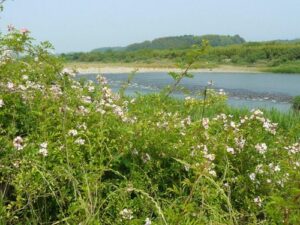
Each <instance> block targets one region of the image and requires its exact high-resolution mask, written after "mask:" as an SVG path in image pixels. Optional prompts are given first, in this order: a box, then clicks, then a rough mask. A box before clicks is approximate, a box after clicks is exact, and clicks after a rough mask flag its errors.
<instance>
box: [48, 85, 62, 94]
mask: <svg viewBox="0 0 300 225" xmlns="http://www.w3.org/2000/svg"><path fill="white" fill-rule="evenodd" d="M50 91H52V93H53V94H55V95H62V94H63V93H62V90H61V88H60V87H59V86H58V85H51V87H50Z"/></svg>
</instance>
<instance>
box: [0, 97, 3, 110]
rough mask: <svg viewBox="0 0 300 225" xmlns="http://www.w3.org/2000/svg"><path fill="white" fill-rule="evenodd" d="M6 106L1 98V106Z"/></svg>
mask: <svg viewBox="0 0 300 225" xmlns="http://www.w3.org/2000/svg"><path fill="white" fill-rule="evenodd" d="M3 106H4V101H3V99H0V108H2V107H3Z"/></svg>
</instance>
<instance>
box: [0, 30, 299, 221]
mask: <svg viewBox="0 0 300 225" xmlns="http://www.w3.org/2000/svg"><path fill="white" fill-rule="evenodd" d="M0 38H1V41H0V50H1V52H0V53H1V54H0V60H1V61H0V74H1V77H0V86H1V88H0V221H1V223H2V224H120V225H121V224H122V225H123V224H150V221H151V224H155V225H160V224H164V225H165V224H197V225H198V224H282V223H284V224H297V222H298V221H299V220H300V216H299V215H300V208H299V204H300V203H299V193H300V190H299V179H300V174H299V167H300V162H299V160H300V143H299V138H300V137H299V133H300V118H299V115H298V114H289V115H284V114H280V113H278V112H266V113H263V112H261V111H259V110H255V111H252V112H249V111H247V110H236V109H232V108H229V107H228V106H227V105H226V103H225V100H226V96H224V95H223V94H222V93H216V92H215V91H213V90H210V89H207V93H206V99H205V101H204V99H203V98H191V97H188V96H187V97H186V98H185V99H184V100H179V99H174V98H171V97H166V96H165V95H161V94H152V95H138V96H137V97H136V98H135V99H132V98H128V97H126V96H123V94H122V95H118V94H115V93H113V92H112V91H111V89H110V88H109V86H108V84H107V81H106V80H105V78H104V77H101V76H99V77H98V78H97V79H98V83H97V84H96V83H93V82H89V81H80V82H78V81H76V80H75V79H73V78H72V75H74V74H73V73H72V71H68V70H66V69H63V68H62V65H61V62H60V60H59V59H57V58H56V57H55V56H53V55H51V54H50V53H49V51H48V50H47V48H48V47H51V46H50V45H49V44H48V43H42V44H40V45H38V46H35V45H33V44H32V43H34V41H33V39H32V38H30V37H29V33H28V32H24V31H18V30H16V29H14V30H12V31H11V32H10V33H8V34H7V35H2V36H1V37H0ZM202 51H204V49H195V50H191V51H190V52H189V53H188V54H187V55H188V57H187V58H186V59H185V60H183V61H182V66H185V68H187V67H186V65H190V64H192V63H194V60H196V59H197V57H201V56H202V54H199V53H202ZM183 59H184V58H183ZM133 75H134V74H132V76H133ZM171 75H173V76H174V80H175V81H177V80H178V79H179V78H180V75H178V74H171ZM130 79H131V78H129V82H130ZM125 88H126V85H125V84H124V89H125ZM204 107H205V118H202V116H203V113H202V112H203V108H204ZM267 117H268V118H270V119H272V120H274V121H271V120H269V119H267ZM277 123H278V124H277Z"/></svg>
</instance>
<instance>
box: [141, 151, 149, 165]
mask: <svg viewBox="0 0 300 225" xmlns="http://www.w3.org/2000/svg"><path fill="white" fill-rule="evenodd" d="M141 158H142V160H143V162H144V163H147V162H148V161H150V160H151V157H150V155H149V154H148V153H146V154H144V155H143V156H142V157H141Z"/></svg>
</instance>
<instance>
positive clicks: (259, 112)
mask: <svg viewBox="0 0 300 225" xmlns="http://www.w3.org/2000/svg"><path fill="white" fill-rule="evenodd" d="M251 112H252V113H253V115H255V116H262V115H264V113H263V112H262V111H260V110H259V109H252V110H251Z"/></svg>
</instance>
